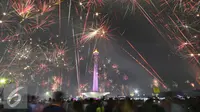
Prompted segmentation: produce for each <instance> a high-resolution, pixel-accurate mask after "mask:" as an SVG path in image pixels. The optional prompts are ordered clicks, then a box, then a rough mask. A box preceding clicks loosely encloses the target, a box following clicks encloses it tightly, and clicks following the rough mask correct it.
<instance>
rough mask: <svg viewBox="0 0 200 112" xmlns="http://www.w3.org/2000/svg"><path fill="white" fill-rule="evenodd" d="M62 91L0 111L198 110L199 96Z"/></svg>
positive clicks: (123, 111)
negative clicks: (70, 95)
mask: <svg viewBox="0 0 200 112" xmlns="http://www.w3.org/2000/svg"><path fill="white" fill-rule="evenodd" d="M63 96H64V94H63V93H62V92H55V93H54V95H53V98H52V99H51V98H49V99H48V100H43V101H41V100H39V99H38V98H37V97H35V96H31V97H30V96H29V97H28V109H24V110H22V109H18V110H15V109H3V106H1V110H0V112H200V97H195V98H184V99H180V98H177V97H168V98H165V99H163V100H160V99H157V98H148V99H147V100H145V101H144V100H134V99H131V98H129V97H127V98H109V99H105V98H102V99H93V98H90V99H70V100H69V99H68V100H66V99H64V97H63Z"/></svg>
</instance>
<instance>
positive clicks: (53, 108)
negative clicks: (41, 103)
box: [43, 91, 66, 112]
mask: <svg viewBox="0 0 200 112" xmlns="http://www.w3.org/2000/svg"><path fill="white" fill-rule="evenodd" d="M53 98H54V101H53V102H52V104H50V105H49V106H47V107H45V108H44V109H43V112H66V110H65V109H64V108H63V107H62V103H63V98H64V94H63V93H62V92H60V91H57V92H55V93H54V94H53Z"/></svg>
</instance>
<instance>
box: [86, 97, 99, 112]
mask: <svg viewBox="0 0 200 112" xmlns="http://www.w3.org/2000/svg"><path fill="white" fill-rule="evenodd" d="M96 109H97V104H96V103H95V101H94V99H93V98H90V100H89V104H88V105H87V107H86V111H85V112H96Z"/></svg>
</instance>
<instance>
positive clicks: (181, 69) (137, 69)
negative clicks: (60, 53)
mask: <svg viewBox="0 0 200 112" xmlns="http://www.w3.org/2000/svg"><path fill="white" fill-rule="evenodd" d="M68 5H69V3H68V2H67V1H64V2H63V3H62V8H61V16H62V18H61V20H60V22H61V23H62V24H61V29H60V35H59V37H58V38H57V37H56V38H52V40H51V41H53V42H60V41H66V43H67V46H68V48H69V51H68V53H69V57H70V58H69V61H70V63H71V66H72V67H74V68H75V60H74V50H75V48H76V47H77V46H74V44H73V37H72V36H73V35H72V28H74V29H75V33H76V34H79V35H78V36H77V38H80V37H81V36H80V33H82V30H83V24H84V19H83V20H80V16H78V15H77V14H76V10H75V8H74V9H73V10H72V11H71V21H70V22H69V23H68V19H67V17H68ZM76 5H77V3H76V2H73V4H72V7H75V6H76ZM120 6H121V5H110V4H106V5H105V6H104V7H96V8H94V9H96V11H98V12H100V14H101V15H106V16H105V18H107V20H108V26H110V29H113V30H112V31H111V32H109V33H110V34H109V37H108V38H109V39H108V40H107V39H104V38H100V39H91V40H89V41H88V42H86V43H85V44H84V47H83V48H82V47H81V48H79V47H80V46H78V50H80V57H83V58H84V60H82V61H80V66H79V67H80V79H81V83H89V84H91V83H92V74H91V73H89V70H90V69H92V67H93V62H92V51H93V49H94V48H95V47H94V46H95V45H96V48H97V49H98V50H99V52H100V55H99V57H100V60H105V59H107V58H109V59H111V63H112V64H117V65H118V66H119V69H120V72H122V73H123V74H126V75H127V76H128V80H126V81H124V80H123V77H121V76H120V78H121V79H120V80H119V79H117V78H116V77H118V76H116V77H115V75H117V74H116V73H115V72H114V71H113V69H112V68H111V67H110V65H109V66H108V68H107V69H108V70H107V71H108V76H109V77H111V78H112V80H113V81H114V82H115V83H118V84H125V85H128V86H129V88H139V89H140V90H142V91H144V92H151V91H152V90H151V87H150V86H151V83H152V80H153V77H152V76H151V75H150V74H149V73H148V72H147V71H145V70H144V69H143V68H142V67H141V66H140V65H139V64H138V63H137V62H136V61H135V60H133V59H132V58H131V57H130V55H129V54H127V53H126V52H125V51H124V50H126V51H127V52H129V53H130V54H131V55H132V56H133V57H135V58H136V59H137V60H139V61H140V62H141V63H142V64H144V65H145V63H144V62H142V59H141V58H140V57H139V56H138V54H137V53H136V52H135V51H134V50H133V49H132V48H131V47H130V45H129V44H128V43H127V41H129V42H130V43H131V44H132V45H133V46H134V47H135V48H136V49H137V50H138V51H139V52H140V53H141V55H142V56H143V57H144V58H145V59H146V60H147V62H148V63H149V64H150V65H151V66H152V67H153V68H154V69H155V71H157V73H158V74H159V75H160V77H161V78H162V79H163V80H164V83H165V84H166V86H167V87H169V88H171V89H172V90H177V89H191V86H189V84H186V83H185V81H186V80H190V81H191V82H195V80H194V77H195V76H194V74H193V73H192V72H191V68H190V67H189V66H188V64H187V63H188V62H187V61H186V60H185V59H183V58H181V56H180V55H178V54H177V53H176V49H175V47H174V46H172V45H171V44H169V43H168V42H167V41H165V39H164V38H163V37H162V36H161V35H160V34H159V33H158V32H157V31H156V29H155V28H154V27H153V26H152V25H151V24H150V23H149V22H148V21H147V19H146V18H145V17H144V16H143V15H142V14H141V12H140V11H138V10H137V9H136V10H135V11H128V12H127V14H126V16H124V14H125V12H126V10H125V9H126V8H125V9H123V8H121V7H120ZM147 9H148V8H147ZM91 13H95V12H92V11H91ZM85 15H86V12H84V11H83V13H82V16H83V17H85ZM101 15H100V16H101ZM53 16H55V17H54V18H55V21H56V24H54V25H51V26H49V27H48V30H46V31H38V32H37V31H36V32H35V33H34V34H33V35H31V37H35V38H33V41H38V39H39V40H40V41H44V42H45V41H47V40H49V37H50V36H49V35H51V34H53V35H58V34H59V30H58V26H59V19H58V9H57V8H56V9H55V10H54V11H53ZM90 16H91V15H90ZM72 20H73V25H72ZM94 21H95V19H94V18H93V17H89V19H88V26H87V27H90V26H92V25H91V24H93V23H95V22H94ZM96 21H98V22H99V20H96ZM24 23H26V21H25V22H24ZM94 26H95V25H94ZM122 33H123V35H121V34H122ZM172 44H173V43H172ZM2 46H3V47H2ZM0 47H1V48H5V44H0ZM3 52H4V50H3V49H1V54H3ZM88 52H89V54H88ZM86 68H87V69H86ZM147 68H148V69H150V68H149V67H147ZM57 71H59V70H57ZM53 72H56V70H55V71H53ZM53 72H52V73H51V74H53ZM55 74H56V73H55ZM63 74H67V75H66V76H67V77H65V78H66V79H67V80H66V81H70V85H71V88H68V89H69V90H71V91H74V90H75V89H76V87H77V78H76V71H75V69H73V70H71V71H64V70H63ZM48 75H49V74H48ZM64 80H65V79H64ZM64 82H65V81H64ZM173 82H176V83H177V84H178V88H173V87H172V85H173ZM161 89H162V88H161Z"/></svg>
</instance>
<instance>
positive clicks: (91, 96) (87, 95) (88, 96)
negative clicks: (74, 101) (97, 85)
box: [82, 92, 110, 98]
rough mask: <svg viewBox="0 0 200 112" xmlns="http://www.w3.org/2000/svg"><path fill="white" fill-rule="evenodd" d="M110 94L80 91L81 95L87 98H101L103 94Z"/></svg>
mask: <svg viewBox="0 0 200 112" xmlns="http://www.w3.org/2000/svg"><path fill="white" fill-rule="evenodd" d="M108 94H110V92H87V93H82V95H83V96H85V97H87V98H101V97H103V96H106V95H108Z"/></svg>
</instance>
